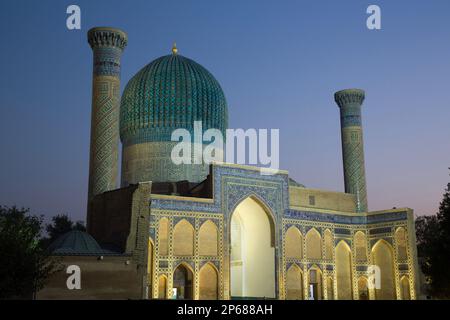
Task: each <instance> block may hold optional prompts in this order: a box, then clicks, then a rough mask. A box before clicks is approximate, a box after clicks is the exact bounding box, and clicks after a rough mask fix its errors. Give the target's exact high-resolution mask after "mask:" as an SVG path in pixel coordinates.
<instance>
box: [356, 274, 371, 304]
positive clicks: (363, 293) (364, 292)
mask: <svg viewBox="0 0 450 320" xmlns="http://www.w3.org/2000/svg"><path fill="white" fill-rule="evenodd" d="M358 297H359V300H369V283H368V281H367V279H366V278H365V277H360V278H359V279H358Z"/></svg>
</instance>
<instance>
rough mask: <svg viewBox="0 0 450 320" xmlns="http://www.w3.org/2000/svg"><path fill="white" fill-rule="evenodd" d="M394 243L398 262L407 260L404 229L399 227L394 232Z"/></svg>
mask: <svg viewBox="0 0 450 320" xmlns="http://www.w3.org/2000/svg"><path fill="white" fill-rule="evenodd" d="M395 242H396V244H397V259H398V260H406V259H408V253H407V246H406V244H407V240H406V230H405V228H403V227H400V228H398V229H397V230H396V231H395Z"/></svg>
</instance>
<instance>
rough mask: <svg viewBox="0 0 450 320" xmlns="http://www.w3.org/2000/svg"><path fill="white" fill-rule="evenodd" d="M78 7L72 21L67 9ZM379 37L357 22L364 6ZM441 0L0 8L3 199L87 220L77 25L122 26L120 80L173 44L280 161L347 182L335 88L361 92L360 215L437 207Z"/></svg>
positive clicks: (446, 64)
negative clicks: (364, 194) (372, 12)
mask: <svg viewBox="0 0 450 320" xmlns="http://www.w3.org/2000/svg"><path fill="white" fill-rule="evenodd" d="M70 4H77V5H79V6H80V7H81V15H82V17H81V18H82V22H81V27H82V28H81V30H74V31H70V30H68V29H67V28H66V18H67V14H66V8H67V6H68V5H70ZM370 4H377V5H379V6H380V7H381V10H382V30H380V31H370V30H368V29H367V28H366V18H367V16H368V15H367V14H366V8H367V7H368V6H369V5H370ZM449 10H450V2H449V1H448V0H433V1H381V0H373V1H361V0H358V1H356V0H355V1H350V0H346V1H335V0H329V1H323V0H322V1H299V0H296V1H294V0H292V1H286V0H281V1H275V0H270V1H263V0H257V1H256V0H255V1H253V0H252V1H249V0H246V1H237V0H233V1H231V0H226V1H225V0H222V1H212V0H195V1H194V0H192V1H186V0H183V1H174V0H173V1H163V0H160V1H149V0H145V1H144V0H143V1H124V0H122V1H99V0H96V1H81V0H73V1H61V0H58V1H57V0H53V1H51V0H44V1H22V0H8V1H1V3H0V30H1V31H0V32H1V39H2V49H1V51H0V67H1V68H0V69H1V70H2V72H1V76H0V90H1V91H0V108H1V109H0V110H1V113H0V137H1V138H0V150H1V157H0V161H1V162H0V182H1V183H0V205H13V204H16V205H18V206H25V207H30V208H31V209H32V212H33V213H37V214H45V215H47V216H52V215H55V214H58V213H68V214H69V215H70V216H72V218H73V219H74V220H79V219H81V220H85V210H86V196H87V181H88V165H89V164H88V162H89V130H90V112H91V77H92V52H91V49H90V48H89V45H88V43H87V36H86V32H87V30H88V29H89V28H91V27H94V26H104V25H106V26H113V27H118V28H121V29H123V30H124V31H126V32H127V33H128V37H129V44H128V47H127V48H126V50H125V52H124V55H123V58H122V89H123V88H124V86H125V84H126V82H127V81H128V80H129V79H130V78H131V76H132V75H134V74H135V73H136V72H137V71H138V70H139V69H140V68H142V67H143V66H144V65H146V64H147V63H149V62H150V61H151V60H153V59H155V58H157V57H159V56H161V55H166V54H169V53H170V48H171V45H172V43H173V41H176V42H177V45H178V49H179V53H180V54H182V55H184V56H187V57H189V58H191V59H193V60H195V61H197V62H198V63H200V64H202V65H203V66H205V67H206V68H207V69H208V70H209V71H211V72H212V74H214V76H215V77H216V78H217V79H218V81H219V82H220V84H221V86H222V88H223V90H224V92H225V95H226V97H227V101H228V105H229V115H230V119H229V124H230V127H231V128H244V129H246V128H269V129H270V128H279V129H280V158H281V159H280V160H281V168H282V169H286V170H288V171H289V172H290V175H291V176H292V177H293V178H294V179H296V180H297V181H299V182H301V183H303V184H305V185H306V186H308V187H312V188H323V189H329V190H336V191H343V190H344V182H343V170H342V154H341V145H340V124H339V110H338V107H337V106H336V104H335V103H334V100H333V93H334V92H335V91H337V90H340V89H345V88H351V87H357V88H361V89H364V90H365V91H366V101H365V103H364V106H363V126H364V139H365V156H366V174H367V183H368V198H369V208H370V210H381V209H389V208H392V207H394V206H395V207H402V206H408V207H411V208H413V209H414V210H415V213H416V214H417V215H423V214H432V213H435V212H436V210H437V207H438V204H439V201H440V200H441V197H442V193H443V191H444V187H445V186H446V184H447V183H448V182H449V176H448V169H447V167H449V166H450V147H449V144H450V125H449V119H450V107H449V102H450V80H449V79H450V77H449V75H450V23H449V22H448V12H449Z"/></svg>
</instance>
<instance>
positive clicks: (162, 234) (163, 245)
mask: <svg viewBox="0 0 450 320" xmlns="http://www.w3.org/2000/svg"><path fill="white" fill-rule="evenodd" d="M158 252H159V255H161V256H167V255H168V254H169V219H167V218H161V219H159V226H158Z"/></svg>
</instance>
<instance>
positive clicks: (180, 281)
mask: <svg viewBox="0 0 450 320" xmlns="http://www.w3.org/2000/svg"><path fill="white" fill-rule="evenodd" d="M173 288H174V289H175V292H176V293H175V294H176V296H175V297H176V299H188V300H191V299H193V298H194V270H192V267H191V266H190V265H189V264H187V263H184V262H182V263H180V264H178V266H177V267H176V268H175V269H174V271H173Z"/></svg>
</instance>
